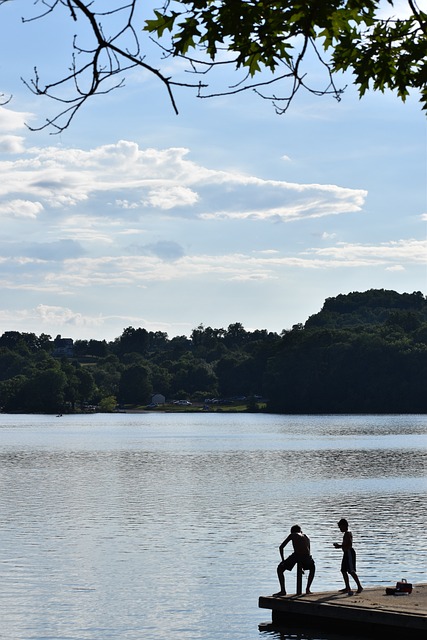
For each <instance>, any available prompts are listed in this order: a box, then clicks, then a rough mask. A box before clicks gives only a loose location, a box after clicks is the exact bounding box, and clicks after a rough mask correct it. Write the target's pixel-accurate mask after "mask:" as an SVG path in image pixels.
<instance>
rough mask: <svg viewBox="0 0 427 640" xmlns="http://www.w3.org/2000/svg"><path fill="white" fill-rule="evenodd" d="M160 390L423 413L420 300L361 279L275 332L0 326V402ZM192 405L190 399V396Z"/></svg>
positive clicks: (46, 403) (112, 398)
mask: <svg viewBox="0 0 427 640" xmlns="http://www.w3.org/2000/svg"><path fill="white" fill-rule="evenodd" d="M154 392H157V393H161V394H163V395H164V396H165V397H166V399H167V401H172V400H174V399H178V398H180V399H188V400H191V401H192V402H193V403H197V402H201V403H204V402H205V400H206V399H207V398H209V400H212V399H215V403H211V402H210V403H209V405H208V406H209V407H211V408H213V407H218V406H219V407H221V403H222V404H228V405H229V406H232V405H233V403H238V404H239V405H240V406H241V405H242V402H243V403H246V404H247V407H248V410H254V408H256V403H255V402H254V398H257V397H263V398H265V399H266V410H267V411H271V412H278V413H425V412H427V300H426V298H425V296H423V294H422V293H420V292H415V293H412V294H407V293H404V294H398V293H396V292H394V291H386V290H370V291H367V292H364V293H350V294H348V295H339V296H337V297H335V298H328V299H327V300H326V301H325V303H324V305H323V308H322V309H321V311H320V312H319V313H317V314H315V315H313V316H311V317H310V318H308V320H307V322H306V323H305V325H303V324H299V325H295V326H294V327H293V328H292V329H290V330H284V331H282V333H281V334H280V335H279V334H277V333H271V332H268V331H267V330H265V329H260V330H255V331H246V330H245V329H244V327H243V326H242V325H241V324H240V323H235V324H232V325H229V327H228V328H227V329H213V328H211V327H205V326H203V325H200V326H198V327H197V328H195V329H194V330H193V331H192V333H191V336H190V337H187V336H178V337H174V338H171V339H169V338H168V336H167V334H166V333H162V332H149V331H146V330H145V329H144V328H133V327H128V328H126V329H124V331H123V333H122V334H121V336H119V337H118V338H116V339H115V340H114V341H112V342H106V341H105V340H96V339H91V340H77V341H75V342H74V343H73V341H72V340H64V339H63V338H61V336H57V337H56V338H55V339H52V338H51V336H48V335H45V334H41V335H40V336H36V335H35V334H33V333H20V332H17V331H6V332H5V333H3V335H2V336H1V337H0V407H1V410H2V411H3V412H12V411H20V412H46V413H50V412H55V413H56V412H61V413H63V412H66V411H81V410H88V408H89V407H91V408H93V407H96V409H97V410H101V411H110V410H114V409H115V408H116V406H117V405H119V406H122V407H134V406H145V405H146V404H148V403H149V402H150V401H151V397H152V394H153V393H154ZM192 408H194V405H193V407H192Z"/></svg>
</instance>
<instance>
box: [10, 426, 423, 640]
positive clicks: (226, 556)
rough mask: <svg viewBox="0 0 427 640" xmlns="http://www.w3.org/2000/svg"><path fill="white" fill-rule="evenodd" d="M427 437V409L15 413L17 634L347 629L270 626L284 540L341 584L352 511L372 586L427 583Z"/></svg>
mask: <svg viewBox="0 0 427 640" xmlns="http://www.w3.org/2000/svg"><path fill="white" fill-rule="evenodd" d="M426 452H427V416H264V415H242V414H237V415H230V414H228V415H227V414H222V415H221V414H203V415H196V414H184V415H175V414H139V415H138V414H114V415H90V416H63V417H61V418H57V417H54V416H10V415H0V572H1V579H0V607H1V627H0V638H4V639H5V640H6V639H7V640H47V639H48V640H109V639H113V640H142V639H143V638H144V639H149V640H172V639H174V640H175V639H177V640H278V639H280V638H282V639H287V638H296V637H298V638H301V639H302V640H305V639H308V638H310V639H314V640H316V639H318V638H319V639H320V638H326V640H333V638H338V636H332V635H328V636H324V635H322V634H320V633H319V634H318V635H316V634H314V635H313V634H311V635H305V634H304V633H301V634H297V635H294V634H282V635H280V634H278V633H268V632H261V631H259V629H258V625H259V623H261V622H264V621H268V620H270V619H271V614H270V612H269V611H264V610H261V609H258V597H259V596H260V595H268V594H271V593H273V592H275V591H277V590H278V583H277V578H276V565H277V563H278V561H279V554H278V545H279V544H280V542H281V541H282V540H283V539H284V537H286V535H287V534H288V532H289V528H290V526H291V525H292V524H294V523H296V522H298V523H299V524H301V526H302V528H303V530H304V531H305V532H306V533H307V534H308V535H309V536H310V538H311V541H312V552H313V556H314V557H315V560H316V565H317V575H316V578H315V581H314V584H313V589H314V590H319V591H322V590H326V589H339V588H341V586H342V584H341V574H340V571H339V567H340V561H341V552H340V551H337V550H335V549H334V548H333V546H332V543H333V542H334V541H339V540H340V539H341V534H340V532H339V531H338V528H337V526H336V522H337V521H338V520H339V518H341V517H346V518H347V519H348V520H349V522H350V525H351V529H352V530H353V534H354V539H355V548H356V550H357V553H358V573H359V576H360V578H361V580H362V583H363V584H364V585H365V586H373V585H390V584H393V583H395V582H396V580H398V579H401V578H406V579H407V580H408V581H411V582H414V583H416V582H427V575H426V567H427V543H426V537H425V528H426V513H427V509H426V489H427V465H426ZM286 576H287V586H288V591H289V592H292V590H293V589H294V586H295V576H294V575H293V574H289V573H288V572H287V573H286Z"/></svg>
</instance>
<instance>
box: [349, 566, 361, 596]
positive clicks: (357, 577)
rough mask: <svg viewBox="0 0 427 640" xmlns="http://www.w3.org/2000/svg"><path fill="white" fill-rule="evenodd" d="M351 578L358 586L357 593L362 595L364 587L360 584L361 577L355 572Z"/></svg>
mask: <svg viewBox="0 0 427 640" xmlns="http://www.w3.org/2000/svg"><path fill="white" fill-rule="evenodd" d="M351 577H352V578H353V580H354V581H355V583H356V584H357V593H362V591H363V587H362V585H361V584H360V580H359V576H358V575H357V573H356V572H355V571H353V573H352V574H351Z"/></svg>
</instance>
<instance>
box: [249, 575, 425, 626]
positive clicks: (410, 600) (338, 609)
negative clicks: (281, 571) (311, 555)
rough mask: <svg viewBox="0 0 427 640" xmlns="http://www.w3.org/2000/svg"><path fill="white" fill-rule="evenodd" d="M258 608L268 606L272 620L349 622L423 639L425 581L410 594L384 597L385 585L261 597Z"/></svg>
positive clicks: (326, 622)
mask: <svg viewBox="0 0 427 640" xmlns="http://www.w3.org/2000/svg"><path fill="white" fill-rule="evenodd" d="M259 607H260V608H263V609H271V611H272V622H273V624H278V625H279V626H283V625H286V624H290V623H292V624H293V625H295V624H301V625H308V624H310V625H313V624H314V625H320V624H321V625H322V626H332V627H334V628H337V626H339V625H343V626H346V627H347V628H348V625H351V626H352V628H354V629H357V630H359V629H360V628H362V627H364V628H366V629H370V630H371V631H372V632H373V633H374V632H375V633H378V632H379V631H387V632H392V631H396V632H397V633H399V632H402V631H404V630H406V631H411V632H413V633H414V634H415V635H416V637H421V636H423V637H424V638H427V584H418V585H414V587H413V591H412V593H411V594H410V595H399V596H388V595H386V591H385V587H373V588H367V589H364V590H363V592H362V593H360V594H356V593H354V595H352V596H349V595H347V594H343V593H339V592H338V593H337V592H332V591H328V592H322V593H313V594H309V595H305V594H304V595H288V596H279V597H277V596H261V597H260V598H259Z"/></svg>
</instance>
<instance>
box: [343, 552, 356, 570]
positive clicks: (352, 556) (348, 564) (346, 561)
mask: <svg viewBox="0 0 427 640" xmlns="http://www.w3.org/2000/svg"><path fill="white" fill-rule="evenodd" d="M341 571H346V572H347V573H355V572H356V552H355V550H354V549H353V548H351V549H346V550H345V551H344V553H343V557H342V562H341Z"/></svg>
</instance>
